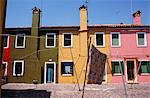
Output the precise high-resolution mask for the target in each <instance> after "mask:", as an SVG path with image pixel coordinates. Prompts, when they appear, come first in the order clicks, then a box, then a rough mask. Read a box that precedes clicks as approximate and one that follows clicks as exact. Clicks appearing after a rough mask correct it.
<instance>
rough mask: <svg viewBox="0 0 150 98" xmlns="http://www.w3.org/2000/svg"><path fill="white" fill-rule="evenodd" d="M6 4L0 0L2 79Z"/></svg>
mask: <svg viewBox="0 0 150 98" xmlns="http://www.w3.org/2000/svg"><path fill="white" fill-rule="evenodd" d="M6 4H7V0H0V81H1V79H2V70H1V64H2V56H3V55H2V53H3V41H2V34H3V33H4V28H5V18H6ZM0 97H1V82H0Z"/></svg>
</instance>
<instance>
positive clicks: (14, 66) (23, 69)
mask: <svg viewBox="0 0 150 98" xmlns="http://www.w3.org/2000/svg"><path fill="white" fill-rule="evenodd" d="M17 62H21V63H22V72H21V74H17V75H16V74H15V66H16V63H17ZM23 73H24V61H23V60H15V61H14V66H13V76H23Z"/></svg>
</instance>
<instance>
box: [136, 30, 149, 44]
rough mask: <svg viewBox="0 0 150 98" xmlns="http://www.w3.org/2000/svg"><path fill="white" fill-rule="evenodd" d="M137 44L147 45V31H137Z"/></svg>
mask: <svg viewBox="0 0 150 98" xmlns="http://www.w3.org/2000/svg"><path fill="white" fill-rule="evenodd" d="M137 46H147V42H146V33H145V32H137Z"/></svg>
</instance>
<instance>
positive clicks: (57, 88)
mask: <svg viewBox="0 0 150 98" xmlns="http://www.w3.org/2000/svg"><path fill="white" fill-rule="evenodd" d="M82 87H83V85H80V91H79V86H78V85H77V84H24V83H8V84H5V85H2V89H3V90H6V89H9V90H26V89H33V90H46V92H49V93H51V94H50V98H82ZM125 88H126V90H125ZM125 88H124V86H123V84H102V85H98V84H86V85H85V92H84V98H150V83H145V84H125Z"/></svg>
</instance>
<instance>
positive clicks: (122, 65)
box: [121, 61, 124, 75]
mask: <svg viewBox="0 0 150 98" xmlns="http://www.w3.org/2000/svg"><path fill="white" fill-rule="evenodd" d="M121 67H122V72H123V75H124V64H123V61H122V62H121Z"/></svg>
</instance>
